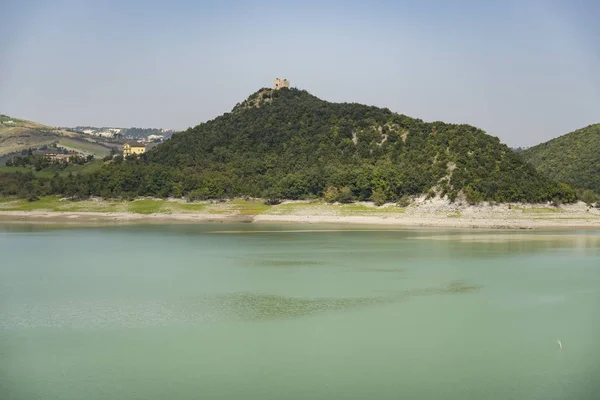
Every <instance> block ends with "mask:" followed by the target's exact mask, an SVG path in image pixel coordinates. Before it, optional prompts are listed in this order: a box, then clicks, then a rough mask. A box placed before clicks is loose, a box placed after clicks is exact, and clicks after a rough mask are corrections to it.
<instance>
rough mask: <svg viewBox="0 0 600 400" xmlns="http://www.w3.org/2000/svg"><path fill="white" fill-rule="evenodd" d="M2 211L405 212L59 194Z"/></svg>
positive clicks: (6, 203)
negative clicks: (79, 198)
mask: <svg viewBox="0 0 600 400" xmlns="http://www.w3.org/2000/svg"><path fill="white" fill-rule="evenodd" d="M0 211H62V212H128V213H136V214H171V213H182V214H187V213H203V214H223V215H228V214H231V215H260V214H271V215H314V214H324V215H341V216H358V215H374V216H377V215H391V214H392V215H393V214H401V213H403V212H404V209H403V208H400V207H396V206H387V207H374V206H369V205H364V204H328V203H325V202H322V201H314V202H290V203H284V204H279V205H273V206H269V205H265V204H264V202H263V201H262V200H253V199H252V200H244V199H234V200H230V201H226V202H219V203H213V202H194V203H187V202H184V201H179V200H161V199H139V200H134V201H123V200H99V199H91V200H82V201H63V200H61V199H60V198H59V197H57V196H46V197H42V198H41V199H40V200H38V201H34V202H29V201H27V200H24V199H6V198H5V199H0Z"/></svg>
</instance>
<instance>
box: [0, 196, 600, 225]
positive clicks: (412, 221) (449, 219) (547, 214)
mask: <svg viewBox="0 0 600 400" xmlns="http://www.w3.org/2000/svg"><path fill="white" fill-rule="evenodd" d="M375 210H377V209H375ZM338 214H339V213H338ZM338 214H336V213H335V212H334V211H331V209H322V208H318V207H311V208H308V207H307V208H305V209H303V208H299V209H298V210H295V211H294V212H292V213H289V214H277V213H275V212H266V213H262V214H258V215H243V214H240V213H235V212H231V213H220V214H211V213H202V212H198V213H156V214H137V213H129V212H61V211H41V210H40V211H0V221H9V222H18V221H21V222H27V221H31V222H60V223H97V222H112V223H173V222H185V223H208V222H220V223H303V224H363V225H386V226H398V227H446V228H486V229H561V228H568V229H578V228H596V229H600V210H598V209H593V208H592V209H591V208H589V207H587V206H585V205H584V204H583V203H579V204H576V205H569V206H563V207H561V208H560V209H559V210H557V209H555V208H550V207H548V208H544V207H540V206H539V205H536V206H533V205H518V207H517V206H514V205H499V206H464V205H462V206H461V205H453V204H450V205H449V204H447V203H441V202H437V203H436V202H427V203H422V204H418V205H415V206H411V207H408V208H407V209H406V211H404V212H388V213H378V214H376V215H360V214H359V215H338ZM365 214H369V213H365Z"/></svg>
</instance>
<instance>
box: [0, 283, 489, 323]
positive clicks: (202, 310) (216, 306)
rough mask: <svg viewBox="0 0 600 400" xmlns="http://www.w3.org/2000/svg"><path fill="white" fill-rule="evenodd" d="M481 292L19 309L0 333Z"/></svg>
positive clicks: (242, 316) (281, 313)
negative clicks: (14, 330)
mask: <svg viewBox="0 0 600 400" xmlns="http://www.w3.org/2000/svg"><path fill="white" fill-rule="evenodd" d="M479 289H481V286H480V285H473V284H470V283H466V282H463V281H453V282H449V283H448V284H445V285H441V286H435V287H429V288H421V289H410V290H404V291H399V292H396V293H392V294H390V295H388V296H374V297H356V298H298V297H286V296H281V295H274V294H261V293H245V292H237V293H228V294H218V295H214V296H204V297H188V298H184V299H172V300H168V301H166V300H165V301H133V300H122V301H111V302H108V301H96V302H65V303H61V304H34V305H19V306H13V307H11V308H9V309H7V308H5V309H3V310H2V312H0V329H4V330H7V329H24V328H61V329H65V328H67V329H113V328H139V327H150V326H173V325H188V324H202V323H210V322H219V321H266V320H281V319H290V318H300V317H305V316H311V315H316V314H322V313H327V312H340V311H349V310H356V309H361V308H366V307H372V306H377V305H383V304H392V303H398V302H402V301H407V300H409V299H410V298H411V297H418V296H432V295H445V294H464V293H470V292H474V291H477V290H479Z"/></svg>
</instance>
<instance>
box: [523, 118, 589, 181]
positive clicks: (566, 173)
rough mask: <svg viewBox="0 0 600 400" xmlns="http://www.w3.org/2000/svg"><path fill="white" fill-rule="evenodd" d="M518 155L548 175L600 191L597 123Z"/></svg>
mask: <svg viewBox="0 0 600 400" xmlns="http://www.w3.org/2000/svg"><path fill="white" fill-rule="evenodd" d="M522 154H523V157H525V159H526V160H528V161H529V162H530V163H532V164H533V165H534V166H535V167H536V168H537V169H538V170H539V171H541V172H543V173H545V174H547V175H549V176H550V177H552V178H555V179H559V180H561V181H564V182H567V183H569V184H570V185H572V186H573V187H576V188H581V189H591V190H594V191H595V192H597V193H600V124H595V125H590V126H587V127H585V128H582V129H578V130H576V131H574V132H571V133H568V134H566V135H563V136H560V137H558V138H556V139H552V140H550V141H548V142H545V143H542V144H539V145H537V146H535V147H531V148H529V149H527V150H525V151H524V152H523V153H522Z"/></svg>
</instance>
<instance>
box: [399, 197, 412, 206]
mask: <svg viewBox="0 0 600 400" xmlns="http://www.w3.org/2000/svg"><path fill="white" fill-rule="evenodd" d="M410 203H411V201H410V197H408V196H407V195H404V196H402V197H400V199H399V200H398V202H397V203H396V205H397V206H398V207H408V206H409V205H410Z"/></svg>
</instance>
